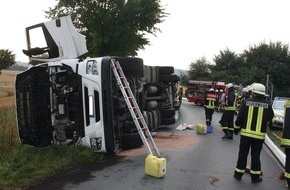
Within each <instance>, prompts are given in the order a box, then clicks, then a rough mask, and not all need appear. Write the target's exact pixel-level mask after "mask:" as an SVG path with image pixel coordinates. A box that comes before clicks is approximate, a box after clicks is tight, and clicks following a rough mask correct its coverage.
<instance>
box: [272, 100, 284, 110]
mask: <svg viewBox="0 0 290 190" xmlns="http://www.w3.org/2000/svg"><path fill="white" fill-rule="evenodd" d="M285 102H286V101H285V100H278V101H274V103H273V109H277V110H283V109H284V105H285Z"/></svg>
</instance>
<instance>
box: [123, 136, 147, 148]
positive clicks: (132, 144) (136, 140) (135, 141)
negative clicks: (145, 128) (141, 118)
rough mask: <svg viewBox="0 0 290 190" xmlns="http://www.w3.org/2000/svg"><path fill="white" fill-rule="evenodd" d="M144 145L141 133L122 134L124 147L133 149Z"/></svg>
mask: <svg viewBox="0 0 290 190" xmlns="http://www.w3.org/2000/svg"><path fill="white" fill-rule="evenodd" d="M142 145H143V142H142V139H141V137H140V135H139V133H132V134H123V135H122V149H123V150H126V149H132V148H137V147H140V146H142Z"/></svg>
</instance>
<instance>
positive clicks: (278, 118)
mask: <svg viewBox="0 0 290 190" xmlns="http://www.w3.org/2000/svg"><path fill="white" fill-rule="evenodd" d="M274 119H275V120H278V121H282V122H284V117H282V116H279V115H276V116H274Z"/></svg>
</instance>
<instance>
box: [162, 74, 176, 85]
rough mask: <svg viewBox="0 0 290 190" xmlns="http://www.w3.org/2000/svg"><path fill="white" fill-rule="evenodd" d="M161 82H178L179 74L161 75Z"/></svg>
mask: <svg viewBox="0 0 290 190" xmlns="http://www.w3.org/2000/svg"><path fill="white" fill-rule="evenodd" d="M159 80H160V82H166V83H167V82H178V81H179V77H178V76H177V75H160V78H159Z"/></svg>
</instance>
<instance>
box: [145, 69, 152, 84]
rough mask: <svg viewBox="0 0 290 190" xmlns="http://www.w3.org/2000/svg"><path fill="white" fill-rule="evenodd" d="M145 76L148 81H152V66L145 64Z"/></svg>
mask: <svg viewBox="0 0 290 190" xmlns="http://www.w3.org/2000/svg"><path fill="white" fill-rule="evenodd" d="M144 78H145V80H146V82H147V83H151V66H147V65H145V66H144Z"/></svg>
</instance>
